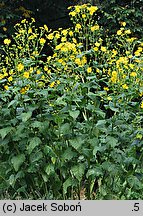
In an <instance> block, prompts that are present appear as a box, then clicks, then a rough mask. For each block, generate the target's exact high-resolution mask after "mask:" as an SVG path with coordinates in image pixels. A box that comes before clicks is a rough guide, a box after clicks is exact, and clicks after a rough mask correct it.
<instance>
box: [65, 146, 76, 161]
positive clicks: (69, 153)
mask: <svg viewBox="0 0 143 216" xmlns="http://www.w3.org/2000/svg"><path fill="white" fill-rule="evenodd" d="M75 155H76V153H75V152H73V151H72V148H71V147H69V148H67V149H66V150H65V151H64V153H63V154H62V160H64V161H65V160H67V161H69V160H71V159H72V158H73V157H74V156H75Z"/></svg>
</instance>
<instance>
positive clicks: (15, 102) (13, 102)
mask: <svg viewBox="0 0 143 216" xmlns="http://www.w3.org/2000/svg"><path fill="white" fill-rule="evenodd" d="M16 104H17V100H12V101H11V102H10V103H9V104H8V108H9V107H11V106H12V105H16Z"/></svg>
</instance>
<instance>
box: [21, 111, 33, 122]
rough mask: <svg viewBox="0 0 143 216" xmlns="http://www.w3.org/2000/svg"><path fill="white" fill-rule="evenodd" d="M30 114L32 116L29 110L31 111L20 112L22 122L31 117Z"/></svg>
mask: <svg viewBox="0 0 143 216" xmlns="http://www.w3.org/2000/svg"><path fill="white" fill-rule="evenodd" d="M31 116H32V112H31V111H29V112H27V113H22V114H21V117H22V121H23V122H26V121H27V120H28V119H30V118H31Z"/></svg>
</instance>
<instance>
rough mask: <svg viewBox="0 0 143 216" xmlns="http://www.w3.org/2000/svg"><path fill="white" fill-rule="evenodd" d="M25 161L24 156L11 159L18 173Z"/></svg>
mask: <svg viewBox="0 0 143 216" xmlns="http://www.w3.org/2000/svg"><path fill="white" fill-rule="evenodd" d="M24 161H25V155H24V154H20V155H17V156H14V157H13V158H12V159H11V163H12V165H13V167H14V169H15V171H16V172H17V171H18V170H19V168H20V166H21V165H22V164H23V162H24Z"/></svg>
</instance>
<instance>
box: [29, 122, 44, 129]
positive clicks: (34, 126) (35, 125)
mask: <svg viewBox="0 0 143 216" xmlns="http://www.w3.org/2000/svg"><path fill="white" fill-rule="evenodd" d="M31 126H32V127H33V128H40V127H42V122H39V121H35V122H33V123H32V124H31Z"/></svg>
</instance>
